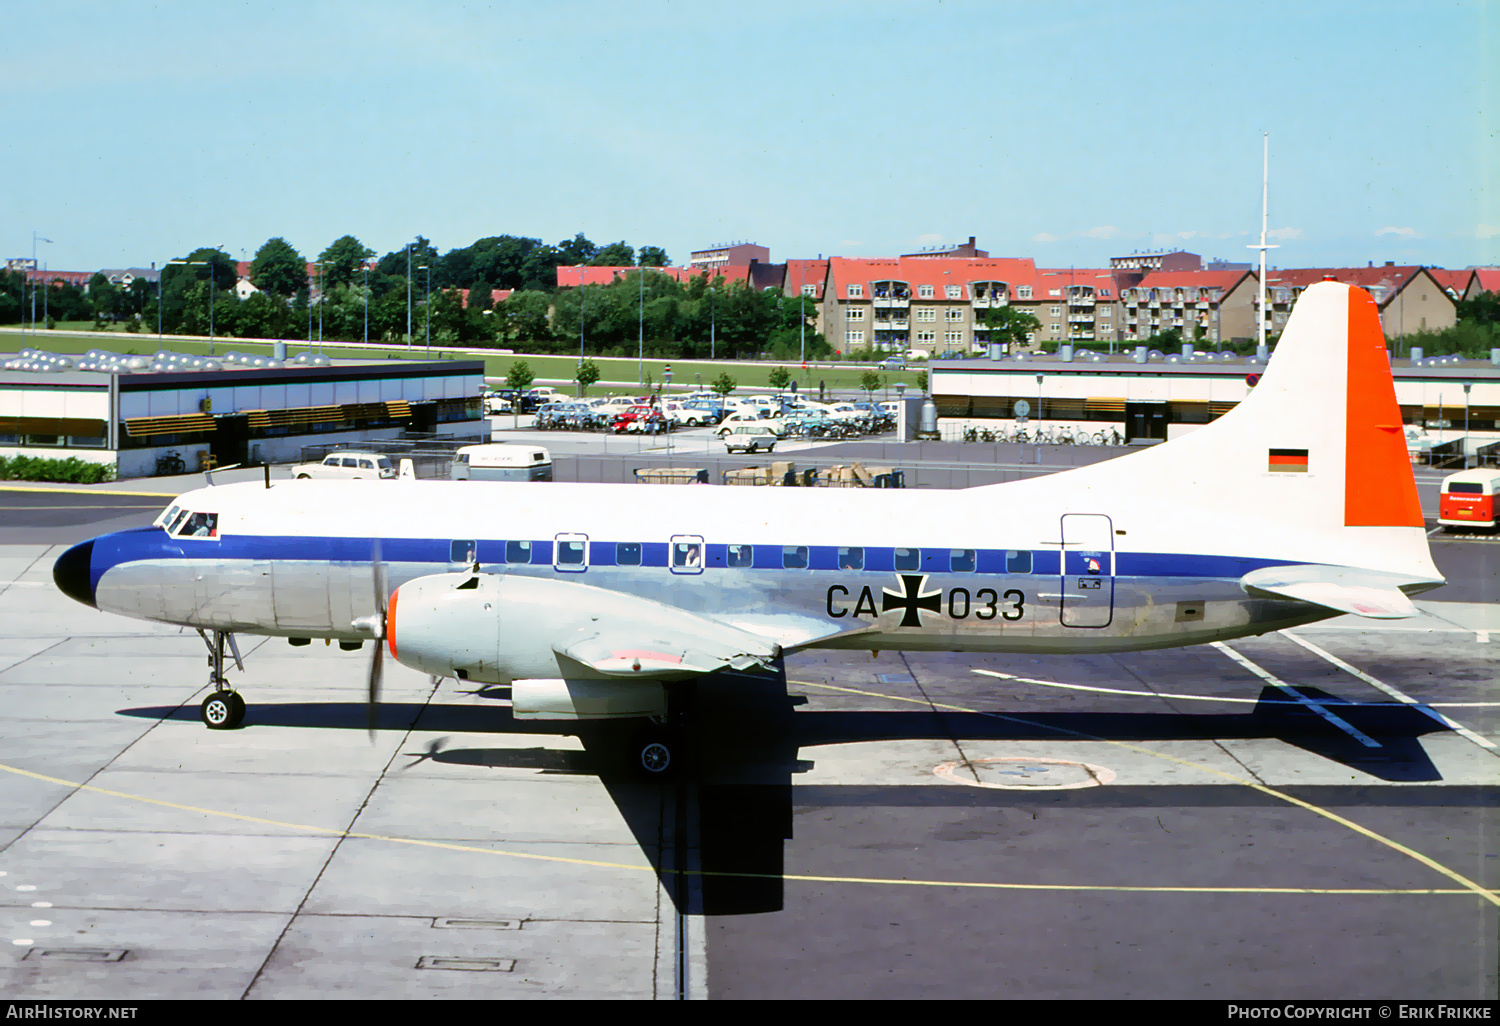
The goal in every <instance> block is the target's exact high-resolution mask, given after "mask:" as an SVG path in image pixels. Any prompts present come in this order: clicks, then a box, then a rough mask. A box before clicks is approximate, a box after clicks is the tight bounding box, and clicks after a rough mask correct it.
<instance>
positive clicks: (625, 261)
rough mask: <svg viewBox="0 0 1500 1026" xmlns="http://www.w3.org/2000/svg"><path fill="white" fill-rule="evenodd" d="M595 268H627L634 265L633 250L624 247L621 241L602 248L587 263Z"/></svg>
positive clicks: (629, 247)
mask: <svg viewBox="0 0 1500 1026" xmlns="http://www.w3.org/2000/svg"><path fill="white" fill-rule="evenodd" d="M589 263H591V264H593V265H594V266H595V267H629V266H631V265H632V264H634V263H635V249H634V248H633V247H631V246H627V245H625V241H624V240H623V239H622V240H621V241H619V242H611V243H610V244H609V245H608V246H602V247H600V249H599V252H597V253H595V254H594V256H593V259H591V260H590V261H589Z"/></svg>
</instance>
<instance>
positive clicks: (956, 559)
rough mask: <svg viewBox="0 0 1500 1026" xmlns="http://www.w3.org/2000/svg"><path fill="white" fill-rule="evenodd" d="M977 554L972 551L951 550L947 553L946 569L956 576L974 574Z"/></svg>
mask: <svg viewBox="0 0 1500 1026" xmlns="http://www.w3.org/2000/svg"><path fill="white" fill-rule="evenodd" d="M976 557H977V553H976V552H975V551H974V550H973V549H953V550H951V551H950V552H949V553H948V569H950V570H952V571H953V572H954V573H956V574H971V573H973V572H974V566H975V563H976Z"/></svg>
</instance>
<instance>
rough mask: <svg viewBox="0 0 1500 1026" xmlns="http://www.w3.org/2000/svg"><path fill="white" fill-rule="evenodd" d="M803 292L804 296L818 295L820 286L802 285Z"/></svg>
mask: <svg viewBox="0 0 1500 1026" xmlns="http://www.w3.org/2000/svg"><path fill="white" fill-rule="evenodd" d="M802 294H803V295H804V296H816V295H817V294H818V287H817V286H816V285H804V286H802Z"/></svg>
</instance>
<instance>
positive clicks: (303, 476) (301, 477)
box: [297, 474, 312, 481]
mask: <svg viewBox="0 0 1500 1026" xmlns="http://www.w3.org/2000/svg"><path fill="white" fill-rule="evenodd" d="M297 480H298V481H311V480H312V475H311V474H298V475H297Z"/></svg>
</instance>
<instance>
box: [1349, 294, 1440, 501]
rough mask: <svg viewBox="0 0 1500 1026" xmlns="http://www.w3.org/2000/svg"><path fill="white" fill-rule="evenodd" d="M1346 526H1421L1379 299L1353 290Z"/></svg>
mask: <svg viewBox="0 0 1500 1026" xmlns="http://www.w3.org/2000/svg"><path fill="white" fill-rule="evenodd" d="M1345 416H1346V418H1347V419H1346V421H1345V435H1344V446H1345V448H1344V455H1345V463H1344V525H1345V526H1346V527H1421V526H1422V506H1421V503H1420V502H1418V500H1417V482H1416V480H1415V479H1414V478H1413V477H1412V473H1411V459H1410V457H1409V456H1407V454H1406V438H1405V436H1404V435H1403V434H1402V432H1401V430H1400V429H1399V428H1398V427H1393V426H1392V425H1399V424H1400V423H1401V409H1400V407H1398V406H1397V405H1396V386H1395V383H1394V382H1393V381H1392V380H1391V364H1390V357H1389V356H1387V355H1386V349H1385V334H1384V332H1382V331H1381V329H1380V313H1379V311H1378V310H1377V309H1376V307H1375V300H1373V299H1371V298H1370V294H1369V293H1368V292H1366V291H1365V290H1364V289H1357V288H1351V289H1350V290H1349V378H1348V397H1347V402H1346V405H1345Z"/></svg>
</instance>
